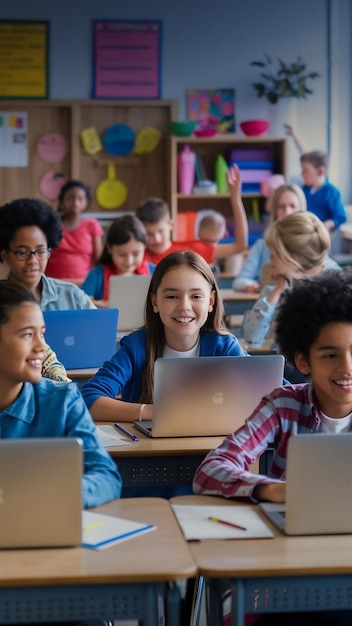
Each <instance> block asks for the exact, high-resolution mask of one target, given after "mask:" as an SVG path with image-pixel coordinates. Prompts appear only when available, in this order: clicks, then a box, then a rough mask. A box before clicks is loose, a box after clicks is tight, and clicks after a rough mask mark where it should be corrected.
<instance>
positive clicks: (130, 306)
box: [109, 274, 151, 334]
mask: <svg viewBox="0 0 352 626" xmlns="http://www.w3.org/2000/svg"><path fill="white" fill-rule="evenodd" d="M150 278H151V277H150V276H149V275H141V276H139V275H136V274H134V275H132V276H110V282H109V307H118V308H119V311H120V312H119V323H118V332H119V333H122V334H124V333H127V332H130V331H131V330H136V328H139V327H140V326H143V324H144V307H145V301H146V299H147V293H148V289H149V284H150Z"/></svg>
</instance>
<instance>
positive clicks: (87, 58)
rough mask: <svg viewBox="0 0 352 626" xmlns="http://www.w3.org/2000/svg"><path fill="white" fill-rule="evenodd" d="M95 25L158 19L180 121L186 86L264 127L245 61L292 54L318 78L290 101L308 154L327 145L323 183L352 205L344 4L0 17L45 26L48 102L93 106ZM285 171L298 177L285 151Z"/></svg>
mask: <svg viewBox="0 0 352 626" xmlns="http://www.w3.org/2000/svg"><path fill="white" fill-rule="evenodd" d="M95 18H111V19H114V18H115V19H117V18H121V19H160V20H162V23H163V50H162V97H163V98H166V99H169V98H172V99H177V100H179V102H180V117H181V118H183V117H185V90H186V89H187V88H190V87H203V88H214V87H234V88H235V89H236V116H237V121H241V120H243V119H251V118H267V117H268V106H267V103H266V101H264V100H262V99H258V98H257V97H256V95H255V92H254V89H253V88H252V86H251V83H252V82H253V81H254V80H256V78H257V70H256V69H255V68H251V67H250V65H249V64H250V62H251V61H252V60H255V59H258V58H262V56H263V53H264V52H268V53H269V54H270V55H271V56H274V57H275V56H280V57H281V58H282V59H283V60H285V61H288V62H291V61H293V60H295V59H296V57H297V55H298V54H300V55H301V56H302V58H303V59H304V60H305V62H306V63H307V66H308V69H309V70H316V71H318V72H319V73H320V74H321V77H320V78H319V79H317V80H316V81H314V83H312V87H313V90H314V95H313V96H311V97H310V98H309V99H308V100H307V101H299V102H297V106H296V111H295V115H294V117H295V122H296V126H297V129H298V131H299V132H300V134H301V135H302V136H304V139H305V141H306V142H307V143H308V144H309V145H310V146H311V147H312V148H321V149H325V150H326V149H327V148H328V145H329V143H328V138H329V136H331V156H332V158H331V168H330V178H331V180H332V181H333V182H335V184H337V185H338V186H339V187H340V189H341V190H342V193H343V196H344V200H345V202H347V203H349V202H352V198H351V185H350V172H349V169H350V168H349V163H350V161H351V158H350V157H351V154H350V153H351V148H350V144H351V141H350V139H351V127H350V121H349V119H350V104H349V103H350V101H351V78H350V75H349V67H350V58H351V50H350V47H351V44H350V42H351V3H350V0H295V2H288V1H287V0H265V1H264V0H246V1H245V2H239V1H237V0H219V1H218V2H214V0H188V1H186V0H178V1H177V2H170V1H169V0H148V2H146V1H145V0H130V1H129V2H119V1H114V2H112V1H111V0H100V1H99V2H97V1H96V0H71V2H69V1H68V0H62V1H61V2H55V3H53V2H48V0H31V1H30V2H28V0H11V2H9V3H7V4H5V3H1V8H0V19H47V20H49V21H50V82H51V98H53V99H76V98H77V99H82V98H84V99H85V98H90V97H91V80H92V19H95ZM329 32H330V39H329ZM329 68H330V69H331V72H332V73H331V82H329V80H328V79H329V71H328V70H329ZM330 87H331V98H332V100H331V116H330V120H329V115H330V107H329V100H328V95H329V89H330ZM329 121H330V124H329ZM289 165H290V171H289V173H290V175H291V176H297V175H298V174H299V164H298V158H297V160H296V159H295V155H294V156H292V152H291V154H290V156H289Z"/></svg>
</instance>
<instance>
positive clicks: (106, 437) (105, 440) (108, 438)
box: [97, 426, 132, 448]
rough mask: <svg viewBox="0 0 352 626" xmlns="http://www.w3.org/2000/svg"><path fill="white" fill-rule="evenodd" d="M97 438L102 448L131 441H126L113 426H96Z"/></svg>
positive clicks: (122, 444)
mask: <svg viewBox="0 0 352 626" xmlns="http://www.w3.org/2000/svg"><path fill="white" fill-rule="evenodd" d="M97 432H98V439H99V441H100V443H101V444H102V445H103V446H104V448H112V447H114V446H128V445H130V443H132V441H127V438H125V437H124V436H123V435H119V433H118V432H117V431H116V430H115V428H114V427H113V426H97Z"/></svg>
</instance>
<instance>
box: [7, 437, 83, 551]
mask: <svg viewBox="0 0 352 626" xmlns="http://www.w3.org/2000/svg"><path fill="white" fill-rule="evenodd" d="M82 464H83V461H82V441H81V440H80V439H75V438H72V437H62V438H61V437H53V438H50V439H46V438H43V439H1V440H0V529H1V530H0V548H56V547H64V546H78V545H80V544H81V542H82V495H81V494H82Z"/></svg>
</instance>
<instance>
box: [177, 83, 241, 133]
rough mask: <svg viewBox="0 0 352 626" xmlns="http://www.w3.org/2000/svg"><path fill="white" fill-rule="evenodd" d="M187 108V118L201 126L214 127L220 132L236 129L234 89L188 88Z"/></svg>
mask: <svg viewBox="0 0 352 626" xmlns="http://www.w3.org/2000/svg"><path fill="white" fill-rule="evenodd" d="M186 109H187V119H189V120H194V121H196V122H197V123H198V125H199V126H200V127H201V128H209V127H214V128H217V130H218V132H220V133H233V132H235V130H236V121H235V90H234V89H188V90H187V91H186Z"/></svg>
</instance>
